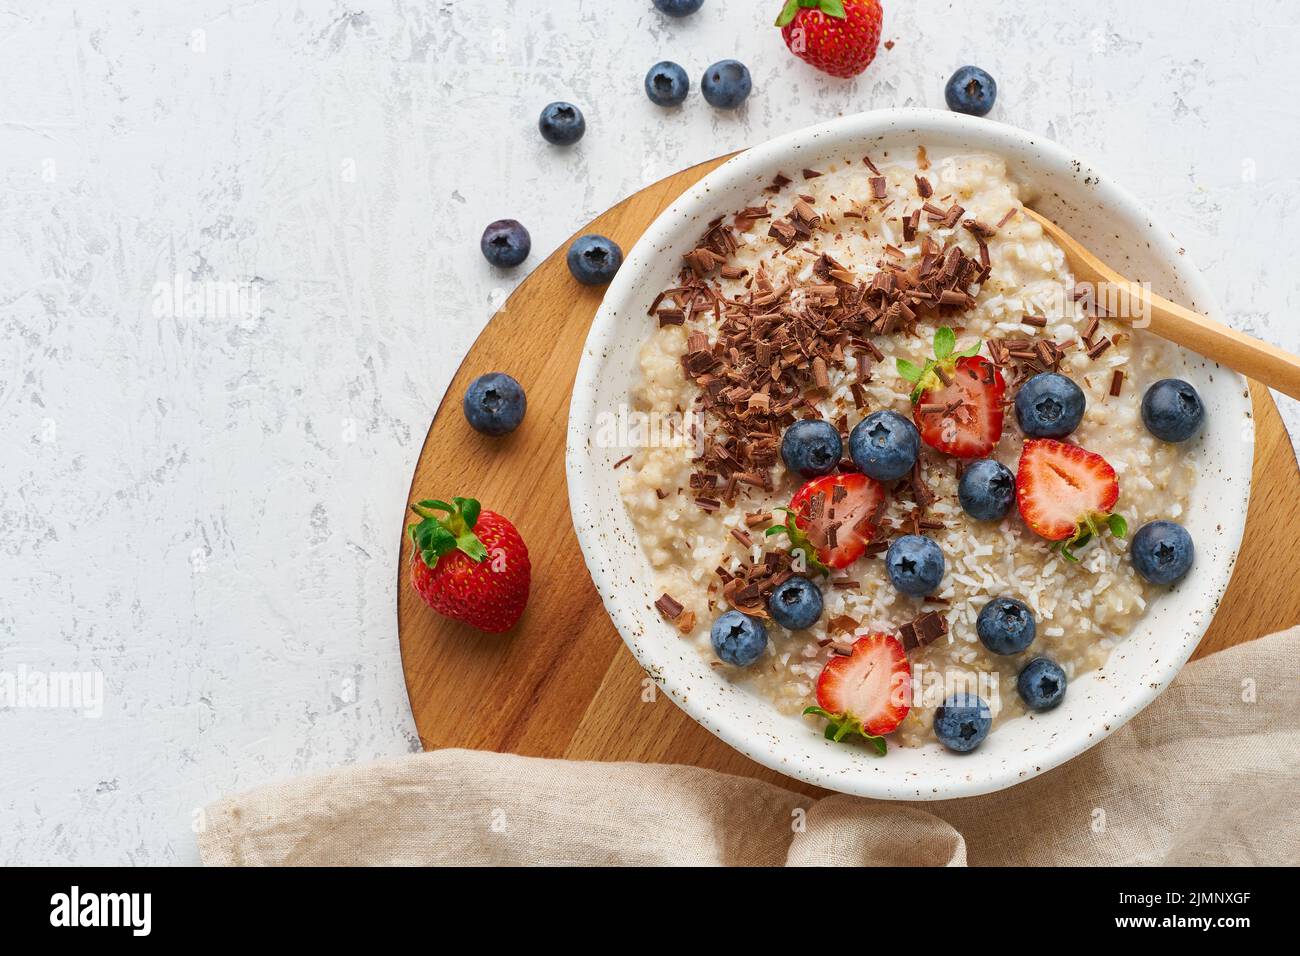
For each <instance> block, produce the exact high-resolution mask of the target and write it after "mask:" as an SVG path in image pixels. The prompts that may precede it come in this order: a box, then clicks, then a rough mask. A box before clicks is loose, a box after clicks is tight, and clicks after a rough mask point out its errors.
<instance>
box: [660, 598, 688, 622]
mask: <svg viewBox="0 0 1300 956" xmlns="http://www.w3.org/2000/svg"><path fill="white" fill-rule="evenodd" d="M655 607H657V608H658V609H659V613H660V614H662V615H663V616H664V617H666V618H668V620H670V621H675V620H677V618H679V617H681V614H682V611H683V609H684V608H683V606H682V604H681V602H679V601H678V600H676V599H675V598H674V597H672V595H670V594H667V593H665V594H661V595H660V596H659V600H657V601H655Z"/></svg>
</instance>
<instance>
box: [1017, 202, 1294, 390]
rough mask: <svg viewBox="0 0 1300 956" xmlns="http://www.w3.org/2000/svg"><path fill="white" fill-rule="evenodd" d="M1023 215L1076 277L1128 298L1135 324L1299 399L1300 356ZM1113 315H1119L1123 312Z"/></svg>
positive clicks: (1034, 216) (1052, 226) (1054, 227)
mask: <svg viewBox="0 0 1300 956" xmlns="http://www.w3.org/2000/svg"><path fill="white" fill-rule="evenodd" d="M1025 214H1026V215H1028V216H1029V217H1030V218H1031V219H1033V220H1034V221H1035V222H1037V223H1038V224H1039V225H1040V226H1042V227H1043V232H1045V233H1046V234H1047V237H1048V238H1049V239H1051V240H1052V241H1053V242H1055V243H1056V244H1057V245H1058V246H1060V247H1061V251H1062V252H1064V253H1065V258H1066V260H1067V261H1068V262H1069V263H1070V268H1071V270H1073V272H1074V278H1075V280H1076V281H1078V282H1083V283H1088V284H1091V285H1092V286H1093V287H1094V289H1095V288H1098V287H1109V288H1108V289H1107V291H1108V293H1118V301H1120V302H1124V301H1126V300H1127V301H1129V302H1130V303H1131V307H1129V308H1126V309H1125V310H1124V314H1125V315H1127V316H1129V317H1130V318H1135V319H1140V320H1142V321H1138V322H1135V323H1134V324H1135V326H1136V327H1138V328H1146V329H1148V330H1149V331H1151V332H1153V333H1155V334H1156V335H1158V336H1160V337H1161V338H1163V339H1168V340H1169V341H1171V342H1176V343H1178V344H1179V345H1181V346H1183V347H1184V348H1188V349H1191V350H1192V351H1193V352H1199V353H1200V354H1201V355H1204V356H1205V357H1206V358H1209V359H1213V360H1214V361H1216V362H1218V363H1219V364H1220V365H1226V366H1227V367H1228V368H1231V369H1236V370H1237V371H1238V372H1240V373H1241V374H1242V375H1245V376H1247V377H1248V378H1253V379H1255V380H1256V381H1258V382H1263V383H1264V384H1265V385H1267V386H1269V387H1270V388H1275V389H1277V390H1278V391H1279V392H1285V393H1286V394H1287V395H1290V396H1291V397H1292V398H1300V358H1298V357H1296V356H1294V355H1292V354H1291V353H1289V352H1284V351H1283V350H1282V349H1280V348H1278V347H1277V346H1276V345H1269V344H1268V343H1267V342H1261V341H1260V340H1259V339H1257V338H1253V337H1251V336H1249V335H1246V334H1245V333H1244V332H1238V331H1237V330H1236V329H1230V328H1228V327H1227V326H1226V325H1221V324H1220V323H1218V322H1215V321H1213V320H1211V319H1207V318H1206V317H1205V316H1203V315H1201V314H1199V313H1197V312H1193V311H1192V310H1191V309H1185V308H1183V307H1182V306H1181V305H1178V304H1177V303H1176V302H1170V301H1169V300H1168V299H1166V298H1163V297H1161V296H1158V295H1156V294H1155V293H1154V292H1152V291H1151V290H1150V289H1146V288H1144V287H1142V286H1141V285H1139V284H1138V283H1136V282H1130V281H1129V280H1128V279H1126V278H1124V277H1123V276H1121V275H1120V274H1119V273H1118V272H1116V271H1115V270H1114V269H1112V268H1111V267H1110V266H1108V265H1106V263H1104V262H1102V261H1101V260H1100V259H1098V258H1097V257H1096V256H1094V255H1093V254H1092V253H1091V252H1089V251H1088V250H1087V249H1085V248H1084V247H1083V246H1082V245H1080V244H1079V243H1078V242H1077V241H1075V240H1074V239H1073V238H1071V237H1070V235H1069V234H1068V233H1066V232H1065V230H1063V229H1062V228H1061V227H1060V226H1058V225H1057V224H1056V223H1054V222H1052V221H1051V220H1050V219H1046V218H1044V217H1043V216H1040V215H1039V214H1038V213H1036V212H1034V211H1033V210H1032V209H1029V208H1027V207H1026V208H1025ZM1112 318H1120V320H1121V321H1122V320H1123V318H1122V317H1116V316H1112Z"/></svg>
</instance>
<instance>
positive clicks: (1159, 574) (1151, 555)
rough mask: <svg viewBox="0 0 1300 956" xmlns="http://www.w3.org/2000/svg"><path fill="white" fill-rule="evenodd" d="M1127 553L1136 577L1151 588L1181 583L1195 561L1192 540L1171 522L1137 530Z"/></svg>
mask: <svg viewBox="0 0 1300 956" xmlns="http://www.w3.org/2000/svg"><path fill="white" fill-rule="evenodd" d="M1128 553H1129V557H1130V558H1132V559H1133V567H1135V568H1137V573H1138V574H1140V575H1142V577H1144V578H1146V579H1147V580H1148V581H1150V582H1151V583H1152V584H1173V583H1175V582H1177V581H1181V580H1182V579H1183V577H1184V576H1186V574H1187V572H1188V571H1189V570H1191V567H1192V561H1193V560H1194V559H1195V558H1196V548H1195V546H1194V545H1193V544H1192V536H1191V535H1190V534H1188V533H1187V529H1186V528H1184V527H1183V526H1182V525H1180V524H1174V523H1173V522H1172V521H1152V522H1151V523H1150V524H1144V525H1143V526H1142V527H1140V528H1138V531H1137V534H1135V535H1133V540H1132V541H1131V542H1130V543H1129V546H1128Z"/></svg>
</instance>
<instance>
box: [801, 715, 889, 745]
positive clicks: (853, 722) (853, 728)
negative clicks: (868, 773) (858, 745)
mask: <svg viewBox="0 0 1300 956" xmlns="http://www.w3.org/2000/svg"><path fill="white" fill-rule="evenodd" d="M803 712H804V716H810V715H814V716H817V717H824V718H825V719H826V730H825V733H824V736H825V737H826V739H827V740H833V741H835V743H840V742H841V741H843V740H844V739H845V738H846V737H849V736H857V737H861V738H862V739H863V740H865V741H867V742H868V743H869V744H871V746H872V747H873V748H874V749H875V751H876V753H877V755H879V756H881V757H883V756H884V755H885V754H886V752H887V751H888V750H889V745H888V743H886V741H885V738H884V737H877V736H876V735H875V734H870V733H867V731H866V730H864V729H863V728H862V722H861V721H859V720H857V719H856V718H854V717H850V716H849V715H848V714H832V713H830V712H828V711H826V710H823V709H822V708H821V707H816V706H812V707H805V708H804V711H803Z"/></svg>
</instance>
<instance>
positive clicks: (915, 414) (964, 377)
mask: <svg viewBox="0 0 1300 956" xmlns="http://www.w3.org/2000/svg"><path fill="white" fill-rule="evenodd" d="M956 345H957V336H956V333H954V332H953V330H952V329H950V328H948V327H947V326H946V325H945V326H940V327H939V328H938V329H937V330H936V331H935V333H934V358H932V359H930V360H929V361H927V362H926V363H925V368H918V367H917V366H915V365H913V364H912V363H911V362H908V361H907V360H905V359H899V360H898V362H897V365H898V374H900V375H902V376H903V378H905V379H907V380H908V381H909V382H912V383H913V384H914V385H915V386H916V387H915V388H914V389H913V390H912V406H913V409H912V418H913V420H914V421H915V422H916V427H917V430H919V431H920V433H921V438H922V440H923V441H924V442H925V443H926V444H927V445H929V446H930V447H931V448H937V449H938V450H939V451H941V452H943V453H944V454H946V455H953V456H955V457H957V458H985V457H987V456H988V454H989V452H991V451H992V450H993V448H994V446H996V445H997V443H998V441H999V440H1000V439H1001V438H1002V419H1003V409H1002V399H1003V397H1004V396H1005V395H1006V392H1007V384H1006V382H1005V381H1003V378H1002V372H1001V371H999V370H998V367H997V366H996V365H994V364H993V363H992V362H990V361H989V360H988V359H986V358H982V357H980V356H979V355H978V354H976V353H978V352H979V350H980V345H981V343H980V342H976V343H975V344H974V345H972V346H969V347H968V348H965V349H963V350H962V351H960V352H958V351H955V348H956Z"/></svg>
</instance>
